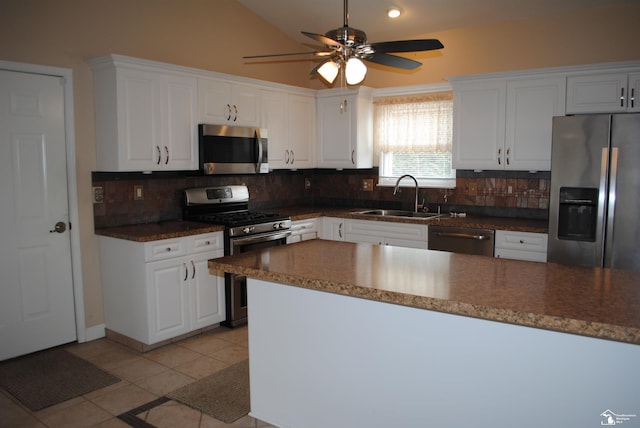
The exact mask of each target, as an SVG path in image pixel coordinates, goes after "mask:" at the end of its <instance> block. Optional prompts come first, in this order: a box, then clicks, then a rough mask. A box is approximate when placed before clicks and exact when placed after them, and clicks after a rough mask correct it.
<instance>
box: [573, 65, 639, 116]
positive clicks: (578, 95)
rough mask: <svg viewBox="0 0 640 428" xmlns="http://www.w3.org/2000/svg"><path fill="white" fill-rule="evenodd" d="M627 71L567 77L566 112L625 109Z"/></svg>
mask: <svg viewBox="0 0 640 428" xmlns="http://www.w3.org/2000/svg"><path fill="white" fill-rule="evenodd" d="M627 77H628V76H627V73H602V74H589V75H584V76H569V77H567V114H573V113H621V112H625V111H627V103H626V99H625V97H626V96H627Z"/></svg>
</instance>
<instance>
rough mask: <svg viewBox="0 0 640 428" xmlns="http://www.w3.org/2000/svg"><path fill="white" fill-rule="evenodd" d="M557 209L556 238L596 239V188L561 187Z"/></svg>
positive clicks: (592, 240)
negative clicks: (558, 207)
mask: <svg viewBox="0 0 640 428" xmlns="http://www.w3.org/2000/svg"><path fill="white" fill-rule="evenodd" d="M559 202H560V209H559V211H558V239H567V240H571V241H589V242H595V240H596V225H597V219H598V189H597V188H588V187H561V188H560V201H559Z"/></svg>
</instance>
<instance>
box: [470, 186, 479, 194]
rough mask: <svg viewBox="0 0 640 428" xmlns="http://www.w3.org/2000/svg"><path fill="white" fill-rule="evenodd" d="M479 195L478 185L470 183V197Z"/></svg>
mask: <svg viewBox="0 0 640 428" xmlns="http://www.w3.org/2000/svg"><path fill="white" fill-rule="evenodd" d="M477 194H478V188H477V187H476V183H469V196H476V195H477Z"/></svg>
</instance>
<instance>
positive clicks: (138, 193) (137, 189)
mask: <svg viewBox="0 0 640 428" xmlns="http://www.w3.org/2000/svg"><path fill="white" fill-rule="evenodd" d="M133 199H134V200H136V201H141V200H143V199H144V192H143V191H142V186H141V185H136V186H133Z"/></svg>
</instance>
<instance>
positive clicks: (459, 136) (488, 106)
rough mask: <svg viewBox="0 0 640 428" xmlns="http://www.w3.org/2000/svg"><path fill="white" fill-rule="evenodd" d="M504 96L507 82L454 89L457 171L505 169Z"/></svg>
mask: <svg viewBox="0 0 640 428" xmlns="http://www.w3.org/2000/svg"><path fill="white" fill-rule="evenodd" d="M505 93H506V84H505V82H504V81H499V82H474V83H464V84H457V85H456V86H454V102H453V167H454V168H456V169H502V168H503V163H504V161H503V159H504V153H503V151H504V130H505V104H506V100H505Z"/></svg>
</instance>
